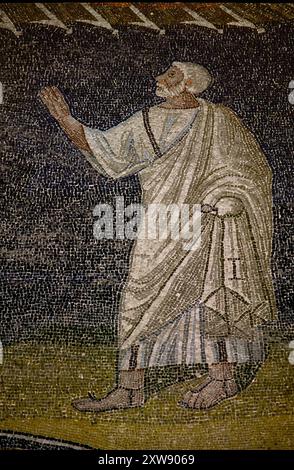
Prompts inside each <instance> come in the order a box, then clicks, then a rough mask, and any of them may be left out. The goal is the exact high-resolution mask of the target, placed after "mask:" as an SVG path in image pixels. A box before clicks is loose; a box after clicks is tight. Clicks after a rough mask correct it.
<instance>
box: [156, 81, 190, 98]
mask: <svg viewBox="0 0 294 470" xmlns="http://www.w3.org/2000/svg"><path fill="white" fill-rule="evenodd" d="M185 89H186V85H185V82H184V80H182V81H181V83H179V84H178V85H174V86H172V87H169V88H168V87H166V86H164V85H161V86H160V88H158V87H157V88H156V95H157V96H160V97H161V98H174V97H175V96H179V95H180V94H181V93H183V91H185Z"/></svg>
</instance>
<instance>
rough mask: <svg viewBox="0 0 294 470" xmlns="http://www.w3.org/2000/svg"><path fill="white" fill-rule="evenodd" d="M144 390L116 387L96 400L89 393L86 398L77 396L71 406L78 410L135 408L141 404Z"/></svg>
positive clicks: (93, 410) (97, 410) (95, 410)
mask: <svg viewBox="0 0 294 470" xmlns="http://www.w3.org/2000/svg"><path fill="white" fill-rule="evenodd" d="M143 404H144V392H143V390H141V389H138V390H131V389H126V388H122V387H119V388H116V389H114V390H112V391H111V392H110V393H109V394H108V395H106V397H104V398H101V399H100V400H97V398H96V397H95V396H94V395H92V394H89V397H88V398H78V399H76V400H74V401H73V402H72V406H73V407H74V408H75V409H76V410H78V411H92V412H101V411H110V410H122V409H124V408H135V407H138V406H143Z"/></svg>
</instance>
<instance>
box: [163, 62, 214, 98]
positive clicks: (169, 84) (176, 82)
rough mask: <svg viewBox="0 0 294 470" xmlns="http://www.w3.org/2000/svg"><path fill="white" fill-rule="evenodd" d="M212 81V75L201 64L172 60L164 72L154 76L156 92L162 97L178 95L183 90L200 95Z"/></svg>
mask: <svg viewBox="0 0 294 470" xmlns="http://www.w3.org/2000/svg"><path fill="white" fill-rule="evenodd" d="M212 81H213V78H212V76H211V75H210V73H209V72H208V70H207V69H206V68H205V67H203V66H202V65H199V64H193V63H191V62H173V63H172V65H171V66H170V67H169V68H168V70H167V71H166V72H164V73H163V74H162V75H159V76H158V77H156V83H157V86H156V94H157V96H160V97H162V98H168V97H174V96H179V95H180V94H181V93H183V92H184V91H187V92H189V93H192V94H193V95H200V93H202V92H203V91H204V90H206V88H208V87H209V85H210V84H211V83H212Z"/></svg>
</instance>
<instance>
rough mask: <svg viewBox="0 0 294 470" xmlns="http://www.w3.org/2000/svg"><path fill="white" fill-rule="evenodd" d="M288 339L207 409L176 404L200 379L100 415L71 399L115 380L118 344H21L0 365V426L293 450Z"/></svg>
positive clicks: (60, 434)
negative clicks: (247, 381)
mask: <svg viewBox="0 0 294 470" xmlns="http://www.w3.org/2000/svg"><path fill="white" fill-rule="evenodd" d="M288 356H289V349H288V346H287V344H285V343H279V344H276V345H274V347H273V348H272V352H271V354H270V357H269V359H268V360H267V362H266V364H265V365H264V367H263V368H262V369H261V370H260V372H259V373H258V375H257V377H256V378H255V380H254V382H253V383H252V384H251V385H250V386H249V387H248V388H247V389H246V390H245V391H243V392H242V393H241V394H240V395H239V396H238V397H237V398H234V399H231V400H227V401H226V402H223V403H222V404H221V405H220V406H218V407H217V408H215V409H213V410H210V411H208V412H207V411H206V412H195V411H193V410H185V409H182V408H180V407H179V406H178V405H177V402H178V400H179V399H180V398H181V396H182V394H183V393H184V392H185V391H186V390H189V389H190V387H192V386H194V385H195V384H196V383H197V382H198V381H199V379H195V378H194V379H192V380H191V379H190V380H187V381H185V382H181V383H176V384H173V385H172V386H169V387H168V388H162V389H161V390H160V391H158V392H156V393H153V394H152V395H151V398H150V399H149V401H148V402H147V403H146V405H145V407H144V408H140V409H133V410H125V411H119V412H106V413H101V414H99V415H92V414H80V413H78V412H76V411H75V410H74V409H72V407H71V405H70V402H71V400H72V399H73V398H76V397H79V396H83V395H85V394H87V393H88V391H95V393H96V395H97V396H102V395H103V394H105V392H107V391H109V389H110V388H111V387H112V386H113V384H114V380H115V350H114V349H113V348H110V347H106V346H104V345H100V346H97V345H96V346H95V345H89V346H82V345H75V346H68V345H64V346H61V345H60V344H59V345H57V344H55V345H52V344H51V345H48V344H44V345H37V344H34V343H30V344H18V345H14V346H9V347H6V348H5V349H4V363H3V365H2V366H0V373H1V375H0V381H1V391H0V428H1V430H15V431H19V432H30V433H33V434H38V435H45V436H47V437H55V438H62V439H66V440H71V441H75V442H80V443H83V444H87V445H90V446H93V447H96V448H100V449H114V448H115V449H170V450H171V449H291V448H293V446H294V419H293V406H294V367H293V366H291V365H290V364H289V362H288Z"/></svg>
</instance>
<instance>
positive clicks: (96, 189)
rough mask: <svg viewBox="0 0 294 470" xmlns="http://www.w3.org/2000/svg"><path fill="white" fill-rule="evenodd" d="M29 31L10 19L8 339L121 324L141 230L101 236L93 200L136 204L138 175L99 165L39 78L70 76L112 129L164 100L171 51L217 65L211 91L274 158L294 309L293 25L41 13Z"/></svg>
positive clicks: (5, 128) (57, 81) (97, 118)
mask: <svg viewBox="0 0 294 470" xmlns="http://www.w3.org/2000/svg"><path fill="white" fill-rule="evenodd" d="M23 31H24V32H23V35H22V36H21V37H20V38H16V37H15V36H13V35H12V34H11V33H10V32H8V31H4V30H1V31H0V61H1V67H0V81H1V82H2V84H3V90H4V101H3V104H1V105H0V115H1V130H0V132H1V134H2V135H1V137H2V139H1V140H2V145H1V169H2V171H1V178H2V185H1V187H2V198H1V214H2V224H1V226H2V230H1V246H2V248H1V252H2V263H1V272H0V275H1V278H0V283H1V299H2V308H1V313H0V325H1V333H0V339H1V341H2V342H3V343H8V342H11V341H19V340H21V339H30V338H33V337H42V338H47V337H48V338H50V335H53V336H56V335H57V333H58V331H61V332H62V335H64V334H68V333H71V332H72V334H77V336H79V337H80V338H81V339H84V340H90V339H91V340H94V341H95V340H101V339H103V338H104V340H107V338H108V339H109V338H110V337H111V338H112V339H114V338H115V325H116V317H117V310H118V302H119V298H120V293H121V289H122V287H123V285H124V280H125V279H126V275H127V271H128V259H129V253H130V249H131V242H129V241H109V240H107V241H101V242H99V243H98V242H96V241H95V239H94V237H93V216H92V210H93V208H94V206H95V205H96V204H98V203H99V202H112V201H114V198H115V196H116V195H124V196H125V200H126V204H129V203H130V202H132V201H139V200H140V185H139V181H138V178H137V177H136V176H133V177H129V178H123V179H120V180H117V181H112V180H111V179H107V178H104V177H102V176H100V175H99V174H97V173H96V172H95V170H93V169H92V167H91V166H90V165H89V164H88V163H87V162H86V161H85V159H84V157H83V156H82V155H81V153H80V152H79V151H78V150H76V149H75V148H74V147H73V145H72V144H71V143H70V141H69V140H68V139H67V137H66V136H65V134H64V133H63V132H62V130H61V129H60V128H59V126H58V125H57V123H56V122H55V121H54V120H53V119H52V118H51V117H50V116H49V115H48V112H47V111H46V109H45V108H44V106H43V105H42V103H41V102H40V100H39V99H38V96H37V95H38V91H39V90H40V89H41V88H42V87H44V86H46V85H56V86H58V87H59V88H60V90H61V91H62V92H63V93H64V94H65V96H66V98H67V100H68V102H69V104H70V107H71V110H72V113H73V115H74V116H75V117H76V118H78V119H80V120H81V121H82V122H83V123H85V124H87V125H89V126H93V127H99V128H101V129H107V128H108V127H110V126H113V125H115V124H117V123H119V122H120V121H121V120H123V119H125V118H126V117H128V116H130V115H131V114H132V113H133V112H135V111H137V110H139V109H142V108H143V107H144V106H146V105H152V104H155V103H156V102H157V101H158V98H156V97H155V95H154V90H155V86H154V79H153V77H154V76H156V75H157V74H158V73H161V72H162V71H163V70H165V69H166V68H167V67H168V66H169V64H170V63H171V62H172V61H173V60H178V61H192V62H197V63H201V64H203V65H204V66H206V67H207V68H208V69H209V70H210V71H211V72H212V74H213V76H214V77H215V83H214V85H213V86H212V87H211V88H210V89H209V90H208V91H207V92H206V93H204V94H203V97H204V98H207V99H209V100H211V101H213V102H221V103H223V104H225V105H227V106H229V107H231V108H232V109H233V110H235V111H236V112H237V113H238V115H239V116H240V117H241V118H242V119H243V122H244V123H245V124H246V125H247V126H248V127H249V128H250V129H251V130H252V131H253V132H254V134H255V136H256V137H257V139H258V141H259V143H260V144H261V146H262V148H263V150H264V152H265V154H266V156H267V158H268V161H269V163H270V165H271V167H272V169H273V174H274V187H273V199H274V219H275V237H274V253H273V254H274V256H273V273H274V281H275V288H276V293H277V300H278V307H279V315H280V319H281V320H282V321H287V322H288V321H293V320H294V315H293V313H292V310H291V295H292V294H293V287H292V286H291V276H290V272H291V267H292V266H291V252H290V250H291V243H290V236H291V211H290V210H291V202H290V201H291V189H292V185H293V183H292V161H293V157H294V151H293V142H294V128H293V122H294V120H293V118H294V105H291V104H290V103H289V101H288V95H289V93H290V90H289V89H288V85H289V82H290V81H291V80H293V79H294V69H293V61H294V57H293V55H294V35H293V26H291V25H290V24H288V25H274V26H270V25H267V26H266V32H265V33H263V34H257V33H256V32H255V31H253V30H250V29H247V28H234V27H225V30H224V33H223V35H221V34H218V33H217V32H214V31H211V30H208V29H207V28H194V27H189V26H182V27H173V28H169V29H167V31H166V34H165V35H164V36H160V35H158V34H157V33H155V32H147V31H144V30H143V29H140V28H138V29H135V28H131V29H130V28H124V27H121V28H119V32H120V34H119V38H116V37H114V36H112V35H111V33H110V32H108V31H104V30H102V29H99V28H95V27H91V26H86V25H74V26H73V33H72V34H70V35H66V34H65V32H64V31H61V30H58V29H54V28H48V27H45V26H40V25H29V26H28V25H27V26H24V27H23ZM75 332H76V333H75ZM46 335H47V336H46Z"/></svg>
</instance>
